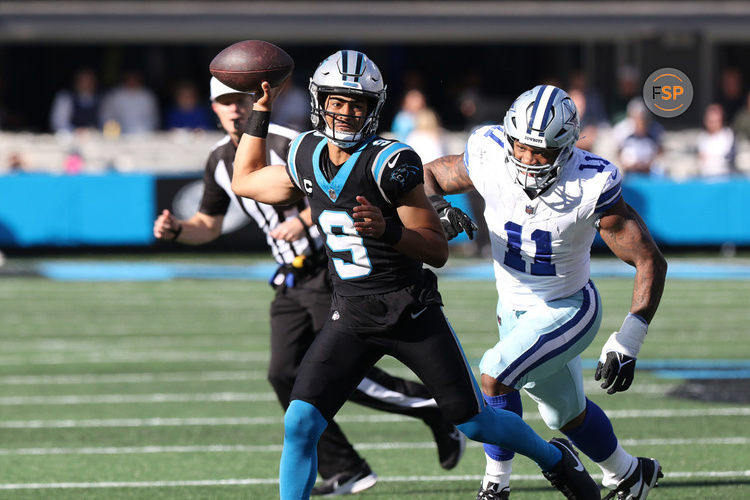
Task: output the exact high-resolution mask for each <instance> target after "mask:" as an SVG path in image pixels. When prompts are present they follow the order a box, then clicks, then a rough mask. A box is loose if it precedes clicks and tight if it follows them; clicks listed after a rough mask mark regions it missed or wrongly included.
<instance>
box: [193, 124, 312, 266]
mask: <svg viewBox="0 0 750 500" xmlns="http://www.w3.org/2000/svg"><path fill="white" fill-rule="evenodd" d="M297 135H298V132H297V131H296V130H292V129H289V128H286V127H282V126H280V125H277V124H275V123H271V124H270V126H269V127H268V138H267V139H266V163H267V164H268V165H286V159H287V153H288V152H289V144H290V143H291V141H292V139H294V138H295V137H297ZM236 151H237V147H236V146H235V145H234V143H233V142H232V140H231V138H230V137H229V136H228V135H227V136H225V137H224V138H223V139H222V140H220V141H219V142H217V143H216V144H215V145H214V148H213V149H212V150H211V154H210V155H209V157H208V161H207V162H206V170H205V174H204V177H203V187H204V189H203V198H202V200H201V204H200V208H199V211H200V212H201V213H204V214H206V215H212V216H219V215H221V216H223V215H226V213H227V210H228V209H229V204H230V203H233V204H235V205H236V206H238V207H239V208H240V209H241V210H242V211H243V212H244V213H245V214H246V215H247V216H248V217H250V218H252V219H253V220H254V221H255V222H256V223H257V224H258V226H259V227H260V228H261V229H262V230H263V232H264V233H266V242H267V243H268V246H269V247H271V252H272V253H273V257H274V259H276V262H278V263H279V264H291V263H292V261H293V260H294V257H296V256H297V255H301V254H306V255H311V254H314V253H318V252H322V251H324V250H323V249H322V245H323V238H322V237H321V235H320V232H319V231H318V228H317V226H312V227H310V228H309V229H308V232H307V235H306V237H304V238H301V239H299V240H296V241H293V242H286V241H284V240H277V239H274V238H272V237H271V236H269V235H268V233H269V232H270V231H271V230H272V229H273V228H275V227H276V226H278V225H279V224H280V223H282V222H284V221H285V220H287V219H290V218H294V217H296V216H297V215H299V213H300V212H301V211H302V210H304V209H305V208H306V207H307V199H306V198H303V199H302V200H300V201H298V202H297V203H295V204H294V205H289V206H272V205H266V204H265V203H258V202H257V201H255V200H251V199H248V198H242V197H241V196H237V195H236V194H234V193H233V192H232V187H231V185H232V171H233V168H232V164H233V162H234V155H235V152H236Z"/></svg>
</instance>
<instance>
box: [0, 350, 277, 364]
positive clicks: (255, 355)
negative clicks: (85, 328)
mask: <svg viewBox="0 0 750 500" xmlns="http://www.w3.org/2000/svg"><path fill="white" fill-rule="evenodd" d="M212 361H224V362H227V361H229V362H231V361H236V362H240V363H253V362H263V363H267V362H268V352H253V351H246V352H242V351H216V352H210V351H209V352H206V351H184V352H165V351H140V352H136V351H116V350H113V351H110V352H105V351H97V352H90V353H85V352H84V353H75V354H41V355H40V354H31V355H28V356H19V355H10V356H0V365H2V366H48V365H53V366H54V365H101V364H112V363H154V362H156V363H204V362H212Z"/></svg>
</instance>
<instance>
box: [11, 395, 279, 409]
mask: <svg viewBox="0 0 750 500" xmlns="http://www.w3.org/2000/svg"><path fill="white" fill-rule="evenodd" d="M276 400H277V399H276V396H275V395H274V394H273V393H270V392H209V393H202V394H200V393H199V394H194V393H193V394H191V393H174V394H163V393H162V394H96V395H88V396H83V395H81V396H78V395H72V396H4V397H0V406H20V405H93V404H109V405H111V404H136V403H197V402H214V401H220V402H248V401H249V402H260V401H276Z"/></svg>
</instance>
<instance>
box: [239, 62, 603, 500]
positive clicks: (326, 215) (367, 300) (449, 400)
mask: <svg viewBox="0 0 750 500" xmlns="http://www.w3.org/2000/svg"><path fill="white" fill-rule="evenodd" d="M262 90H263V95H262V96H261V97H260V98H259V99H258V100H257V101H256V102H255V104H254V105H253V113H252V115H251V117H250V120H249V122H248V125H247V127H246V129H245V134H243V136H242V139H241V141H240V144H239V146H238V149H237V154H236V156H235V162H234V167H235V173H234V177H233V180H232V190H233V191H234V192H235V193H237V194H238V195H240V196H245V197H249V198H252V199H255V200H257V201H261V202H263V203H269V204H287V203H290V202H292V201H295V200H297V199H299V198H301V197H302V196H307V197H308V200H309V203H310V206H311V209H312V219H313V221H314V222H315V223H316V224H317V226H318V228H319V230H320V231H321V233H323V235H324V238H325V241H326V251H327V253H328V256H329V260H330V262H329V268H330V271H331V275H332V279H333V288H334V298H333V306H332V311H331V316H330V318H329V319H328V321H327V322H326V324H325V325H324V326H323V329H322V330H321V331H320V333H319V334H318V335H317V336H316V338H315V340H314V341H313V343H312V345H311V346H310V348H309V349H308V351H307V353H306V354H305V357H304V358H303V360H302V363H301V365H300V369H299V373H298V376H297V380H296V381H295V384H294V388H293V389H292V402H291V403H290V405H289V408H288V410H287V412H286V414H285V417H284V448H283V451H282V455H281V465H280V477H279V488H280V494H281V500H293V499H294V500H299V499H306V498H308V497H309V495H310V491H311V489H312V487H313V484H314V482H315V464H316V460H317V457H316V453H315V445H316V443H317V441H318V438H319V437H320V435H321V433H322V432H323V430H324V429H325V428H326V426H327V424H328V421H330V420H331V419H332V418H333V416H334V415H335V414H336V412H337V411H338V410H339V408H341V406H342V405H343V403H344V401H345V400H346V398H347V397H348V395H349V394H350V393H351V392H352V391H353V390H354V388H355V387H356V386H357V384H358V383H359V381H360V380H361V379H362V377H363V376H364V375H365V373H366V372H367V370H368V369H369V368H370V367H371V366H373V365H374V364H375V363H376V362H377V361H378V360H379V359H380V358H381V357H382V356H384V355H386V354H387V355H390V356H393V357H394V358H396V359H398V360H400V361H401V362H403V363H404V364H405V365H407V366H408V367H409V368H411V369H412V370H413V371H414V373H416V374H417V376H419V377H420V379H421V380H422V381H423V382H424V383H425V385H426V386H427V388H428V389H429V390H430V392H431V393H432V394H433V395H434V396H435V400H436V401H437V403H438V405H439V406H440V407H441V409H442V410H443V412H444V414H445V416H446V417H447V418H448V419H450V420H451V421H452V422H454V423H455V424H456V426H457V427H458V429H459V430H460V431H461V432H462V433H464V434H465V435H466V436H467V437H469V438H471V439H474V440H477V441H481V442H485V443H492V444H497V445H500V446H503V447H505V448H507V449H511V450H513V451H516V452H519V453H521V454H523V455H526V456H528V457H530V458H532V459H533V460H534V461H536V462H537V463H538V464H539V466H540V467H541V468H542V470H543V471H544V474H545V476H546V477H547V478H548V479H549V480H550V481H551V482H552V484H553V485H554V486H555V487H556V488H558V489H559V490H560V491H562V492H563V493H564V494H565V495H566V496H567V497H568V498H579V499H594V498H596V499H598V498H599V489H598V487H597V486H596V484H595V483H594V481H593V480H592V479H591V477H590V476H589V475H588V473H587V472H586V471H585V469H584V468H583V466H582V464H581V463H580V461H579V460H578V459H577V457H576V455H575V454H574V452H573V451H572V450H571V449H570V448H569V446H568V445H569V443H567V441H565V440H553V441H552V442H550V443H547V442H545V441H544V440H543V439H542V438H540V437H539V436H538V435H537V434H536V433H535V432H534V431H533V430H532V429H531V428H530V427H529V426H528V425H526V424H525V423H524V422H523V420H522V419H521V418H520V417H519V416H518V415H516V414H515V413H512V412H509V411H506V410H495V409H493V408H491V407H489V406H487V405H486V404H485V402H484V400H483V398H482V395H481V392H480V391H479V388H478V386H477V383H476V381H475V379H474V376H473V374H472V371H471V368H470V367H469V364H468V362H467V360H466V358H465V356H464V354H463V351H462V348H461V345H460V343H459V342H458V339H457V338H456V335H455V334H454V332H453V329H452V328H451V326H450V324H449V323H448V321H447V319H446V318H445V316H444V315H443V312H442V309H441V307H440V306H441V298H440V294H439V292H438V290H437V279H436V278H435V275H434V274H432V272H430V271H428V270H426V269H424V268H423V267H422V263H427V264H429V265H431V266H434V267H440V266H442V265H443V264H445V261H446V260H447V258H448V244H447V240H446V238H445V235H444V234H443V229H442V226H441V222H440V220H439V219H438V216H437V214H436V213H435V210H434V209H433V208H432V205H431V204H430V201H429V200H428V199H427V196H426V195H425V192H424V186H423V171H422V164H421V161H420V159H419V157H418V156H417V155H416V154H415V153H414V152H413V151H412V150H411V148H409V146H407V145H405V144H402V143H399V142H396V141H390V140H387V139H383V138H381V137H378V136H376V135H375V131H376V130H377V125H378V116H379V114H380V110H381V108H382V106H383V103H384V101H385V85H384V82H383V77H382V75H381V74H380V71H379V70H378V68H377V66H376V65H375V63H373V62H372V61H371V60H370V59H369V58H367V56H365V55H364V54H362V53H361V52H356V51H350V50H342V51H338V52H336V53H335V54H333V55H331V56H330V57H328V58H327V59H325V60H324V61H323V62H322V63H321V64H320V66H318V69H317V70H316V71H315V73H314V75H313V77H312V78H311V79H310V95H311V104H312V117H311V118H312V123H313V126H314V127H315V130H314V131H310V132H308V133H305V134H303V135H301V136H299V137H298V138H296V139H295V140H294V141H293V142H292V144H291V145H290V149H289V157H288V161H287V166H283V165H270V166H266V161H265V137H266V136H267V124H268V116H269V115H270V111H271V105H272V102H273V98H274V94H273V93H272V91H271V88H270V85H269V84H268V82H264V83H263V85H262Z"/></svg>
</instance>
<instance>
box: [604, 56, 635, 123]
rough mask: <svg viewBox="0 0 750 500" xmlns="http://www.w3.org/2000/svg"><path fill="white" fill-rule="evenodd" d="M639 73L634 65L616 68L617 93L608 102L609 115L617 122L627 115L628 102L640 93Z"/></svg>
mask: <svg viewBox="0 0 750 500" xmlns="http://www.w3.org/2000/svg"><path fill="white" fill-rule="evenodd" d="M640 83H641V82H640V74H639V73H638V69H636V68H635V67H634V66H622V67H621V68H619V69H618V70H617V94H616V95H615V96H614V97H613V98H612V100H611V101H610V103H609V116H610V117H611V118H612V123H613V124H617V123H619V122H620V121H622V120H623V119H625V117H626V116H627V108H628V103H629V102H630V101H631V100H632V99H633V98H634V97H637V96H639V95H640V93H641V84H640Z"/></svg>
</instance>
